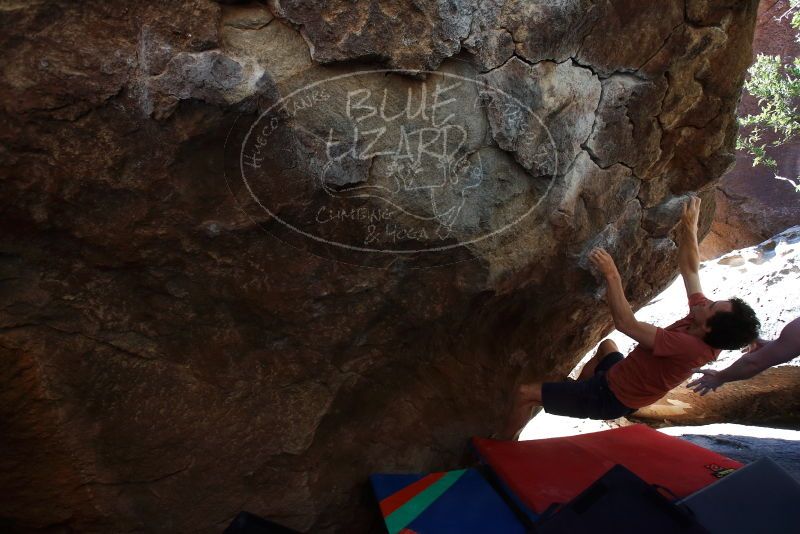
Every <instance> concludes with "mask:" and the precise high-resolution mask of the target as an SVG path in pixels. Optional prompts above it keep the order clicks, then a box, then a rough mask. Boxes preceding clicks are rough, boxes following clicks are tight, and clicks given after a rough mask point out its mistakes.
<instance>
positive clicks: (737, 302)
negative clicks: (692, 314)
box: [703, 298, 761, 350]
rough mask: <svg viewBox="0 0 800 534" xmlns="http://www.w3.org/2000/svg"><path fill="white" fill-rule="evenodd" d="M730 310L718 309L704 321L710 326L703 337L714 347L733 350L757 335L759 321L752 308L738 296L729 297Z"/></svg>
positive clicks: (753, 339) (759, 326) (750, 341)
mask: <svg viewBox="0 0 800 534" xmlns="http://www.w3.org/2000/svg"><path fill="white" fill-rule="evenodd" d="M730 303H731V311H729V312H726V311H718V312H717V313H715V314H714V315H712V316H711V317H710V318H709V319H708V321H707V322H706V326H708V327H709V328H711V330H710V331H709V332H707V333H706V335H705V336H704V337H703V341H705V342H706V343H707V344H708V345H710V346H712V347H714V348H715V349H726V350H735V349H738V348H741V347H744V346H745V345H747V344H749V343H752V342H753V341H755V340H756V338H757V337H758V330H759V328H761V321H759V320H758V317H756V312H754V311H753V308H751V307H750V306H748V305H747V303H746V302H745V301H743V300H742V299H738V298H733V299H730Z"/></svg>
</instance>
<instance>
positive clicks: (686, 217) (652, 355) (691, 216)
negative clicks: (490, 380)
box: [503, 197, 761, 439]
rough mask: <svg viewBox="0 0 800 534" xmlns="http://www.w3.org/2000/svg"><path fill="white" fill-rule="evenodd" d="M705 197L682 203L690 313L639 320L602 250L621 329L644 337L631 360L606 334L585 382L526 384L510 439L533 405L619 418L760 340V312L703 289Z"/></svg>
mask: <svg viewBox="0 0 800 534" xmlns="http://www.w3.org/2000/svg"><path fill="white" fill-rule="evenodd" d="M699 213H700V199H699V198H697V197H692V198H690V199H689V200H688V202H687V203H686V204H685V205H684V207H683V215H682V217H681V224H680V234H681V235H680V240H679V245H678V265H679V268H680V272H681V276H682V277H683V282H684V285H685V286H686V294H687V296H688V297H689V314H688V315H687V316H686V317H684V318H683V319H681V320H680V321H678V322H676V323H673V324H671V325H669V326H668V327H666V328H659V327H656V326H654V325H651V324H648V323H644V322H641V321H638V320H637V319H636V317H635V316H634V315H633V312H632V311H631V307H630V304H628V300H627V299H626V298H625V293H624V291H623V289H622V280H621V277H620V275H619V272H618V271H617V267H616V265H615V264H614V260H613V259H612V258H611V256H610V255H609V254H608V252H606V251H605V250H603V249H601V248H596V249H594V250H592V251H591V252H590V253H589V260H590V261H591V262H592V264H594V266H595V267H597V269H598V270H599V271H600V272H601V273H602V274H603V276H604V277H605V279H606V284H607V286H608V290H607V292H606V300H607V301H608V305H609V307H610V308H611V316H612V317H613V318H614V326H616V328H617V330H619V331H620V332H622V333H623V334H625V335H627V336H630V337H631V338H633V339H635V340H636V341H638V342H639V344H638V345H637V346H636V348H635V349H634V350H633V351H631V353H630V354H629V355H628V357H627V358H625V357H623V356H622V354H620V352H619V351H618V350H617V346H616V344H615V343H614V342H613V341H611V340H609V339H606V340H604V341H603V342H601V343H600V345H599V346H598V348H597V354H595V356H594V357H593V358H592V359H591V360H589V362H587V363H586V365H585V366H584V367H583V369H582V370H581V374H580V376H579V377H578V380H566V381H563V382H545V383H544V384H541V383H536V384H523V385H521V386H519V387H518V388H517V391H516V392H515V394H514V399H513V401H514V402H513V407H512V410H511V413H510V415H509V418H508V421H507V423H506V427H505V429H504V432H503V434H504V435H503V437H505V438H506V439H510V438H511V437H512V436H515V435H516V434H517V433H518V432H519V431H520V430H521V428H522V427H523V426H524V425H525V423H526V422H527V421H528V419H529V418H530V416H531V414H532V412H533V410H535V409H536V408H538V407H539V406H543V407H544V409H545V411H547V413H553V414H556V415H566V416H569V417H581V418H590V419H616V418H618V417H622V416H625V415H629V414H630V413H632V412H634V411H635V410H637V409H638V408H642V407H644V406H647V405H649V404H652V403H653V402H655V401H657V400H658V399H660V398H661V397H663V396H664V395H665V394H666V393H667V392H668V391H669V390H671V389H672V388H674V387H675V386H677V385H679V384H680V383H681V382H683V381H684V380H686V379H687V378H689V377H690V376H691V375H692V370H693V369H694V368H696V367H700V366H702V365H705V364H706V363H708V362H710V361H712V360H714V359H716V357H717V355H718V354H719V352H720V350H721V349H737V348H739V347H742V346H744V345H747V344H748V343H750V342H752V341H753V340H755V339H756V338H757V337H758V329H759V327H760V326H761V325H760V323H759V321H758V319H757V318H756V316H755V313H754V312H753V310H752V309H751V308H750V307H749V306H748V305H747V304H745V303H744V302H743V301H741V300H740V299H731V300H719V301H711V300H709V299H707V298H706V297H705V296H704V295H703V292H702V288H701V287H700V276H699V270H700V260H699V257H700V254H699V251H698V246H697V219H698V216H699Z"/></svg>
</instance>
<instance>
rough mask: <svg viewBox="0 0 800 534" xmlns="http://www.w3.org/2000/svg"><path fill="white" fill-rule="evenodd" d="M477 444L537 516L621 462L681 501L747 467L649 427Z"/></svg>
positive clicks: (479, 441)
mask: <svg viewBox="0 0 800 534" xmlns="http://www.w3.org/2000/svg"><path fill="white" fill-rule="evenodd" d="M472 440H473V445H474V446H475V449H476V450H477V452H478V455H479V456H480V458H481V460H482V461H483V462H484V463H486V464H487V465H489V467H491V469H492V471H494V473H495V474H496V475H497V477H498V478H499V479H500V480H501V481H502V482H503V484H504V485H505V486H506V487H507V488H508V490H509V491H510V492H511V493H512V494H513V495H515V496H516V499H517V500H518V501H519V502H520V503H521V504H523V505H524V506H526V507H527V508H529V510H530V511H531V512H533V514H534V515H536V514H541V513H542V512H543V511H544V510H546V509H547V508H548V507H549V506H550V505H551V504H554V503H566V502H569V501H570V500H572V499H573V498H575V497H576V496H577V495H578V494H580V493H581V492H582V491H583V490H585V489H586V488H587V487H589V485H591V484H592V483H593V482H594V481H595V480H597V479H598V478H600V477H601V476H602V475H603V474H604V473H605V472H606V471H608V470H609V469H611V468H612V467H613V466H614V465H616V464H621V465H623V466H625V467H627V468H628V469H630V470H631V471H633V472H634V473H635V474H636V475H638V476H639V477H641V478H642V479H644V480H645V481H647V482H649V483H650V484H658V485H660V486H664V487H665V488H667V489H669V490H670V491H672V492H673V493H674V494H675V495H676V496H677V497H686V496H688V495H691V494H692V493H694V492H696V491H697V490H699V489H701V488H704V487H705V486H707V485H709V484H711V483H713V482H715V481H716V480H718V475H719V473H721V472H730V470H732V469H737V468H739V467H741V466H742V464H741V463H739V462H737V461H735V460H731V459H730V458H726V457H725V456H722V455H720V454H717V453H715V452H713V451H710V450H708V449H704V448H703V447H700V446H698V445H695V444H693V443H690V442H688V441H685V440H682V439H680V438H676V437H673V436H668V435H666V434H662V433H661V432H658V431H657V430H653V429H652V428H650V427H648V426H645V425H633V426H628V427H622V428H615V429H612V430H606V431H603V432H594V433H591V434H582V435H578V436H567V437H562V438H549V439H536V440H530V441H498V440H493V439H484V438H472ZM726 470H728V471H726Z"/></svg>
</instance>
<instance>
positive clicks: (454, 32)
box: [0, 0, 757, 532]
mask: <svg viewBox="0 0 800 534" xmlns="http://www.w3.org/2000/svg"><path fill="white" fill-rule="evenodd" d="M545 4H546V5H545ZM587 4H588V3H587V2H584V1H582V0H574V1H564V2H557V3H552V2H548V3H545V2H541V3H531V2H521V1H520V2H515V1H508V2H502V1H493V2H480V3H479V2H475V1H472V2H441V1H439V2H433V1H431V2H402V1H400V0H397V1H390V2H377V1H371V2H362V3H357V4H353V3H348V2H313V1H309V2H295V1H283V0H281V1H278V0H275V1H273V2H271V3H270V4H269V6H268V7H267V6H265V5H264V4H261V3H241V2H225V3H224V4H218V3H215V2H211V1H208V0H192V1H189V2H179V3H167V4H164V3H145V2H123V1H112V2H100V1H96V2H94V1H93V2H68V1H55V0H53V1H39V2H11V3H8V5H6V6H4V7H3V8H2V9H1V10H0V25H2V30H3V31H2V32H0V45H2V50H3V64H2V69H3V77H2V79H1V80H0V96H2V98H1V100H0V101H1V102H2V108H1V110H0V113H1V114H2V117H1V119H2V122H3V124H4V128H2V129H1V130H0V140H1V141H2V142H0V147H2V148H0V168H1V169H2V174H3V177H4V179H3V180H2V181H0V191H1V192H2V197H1V198H2V205H1V206H0V209H2V214H3V218H2V221H3V224H2V232H0V247H2V249H1V250H2V253H0V271H2V275H0V281H2V282H1V285H0V288H2V297H3V299H2V300H3V307H2V313H1V314H0V332H2V333H1V334H0V362H2V363H0V384H1V385H2V387H1V388H0V391H2V393H0V395H2V398H0V422H2V432H0V457H1V458H2V460H0V461H2V469H1V470H0V485H1V486H2V487H3V495H4V497H3V499H1V500H0V518H2V526H3V528H9V529H12V530H14V529H16V530H24V531H35V530H37V529H40V530H48V529H51V528H52V529H58V528H62V529H64V530H75V531H81V532H93V531H99V532H111V531H114V532H121V531H153V532H218V531H219V530H221V528H222V527H223V526H224V525H225V524H226V523H227V522H229V521H230V519H231V518H232V517H233V516H234V515H235V514H236V512H238V511H239V510H241V509H247V510H249V511H252V512H255V513H258V514H261V515H264V516H269V517H272V518H274V519H276V520H278V521H280V522H283V523H286V524H287V525H289V526H291V527H294V528H297V529H300V530H313V531H314V532H339V531H341V532H361V531H365V530H368V529H369V528H370V526H371V525H372V526H374V525H377V524H378V523H377V522H376V518H375V517H374V515H371V513H370V510H372V507H373V505H372V503H371V501H370V498H369V493H368V490H367V486H366V484H365V481H366V477H367V475H368V474H369V473H371V472H374V471H425V470H431V469H442V468H450V467H453V466H454V465H457V464H458V463H459V460H460V458H461V456H462V454H463V453H464V448H465V445H466V442H467V438H468V437H469V436H471V435H474V434H483V435H485V434H488V433H490V432H492V431H493V430H495V429H497V427H498V425H499V424H500V422H501V419H502V417H503V415H504V410H505V404H506V403H505V400H506V396H507V393H508V392H509V390H510V389H511V387H512V386H513V384H514V381H515V380H516V379H517V378H518V377H520V376H523V375H524V376H528V377H543V376H545V375H557V374H559V373H564V372H566V370H568V369H569V368H570V367H572V365H574V363H575V358H574V356H573V355H577V354H581V353H582V352H584V351H585V350H586V349H587V348H588V347H589V346H590V345H591V344H592V343H594V342H596V340H597V338H598V336H599V335H600V334H601V333H602V332H604V331H607V330H608V328H609V326H610V322H609V318H608V315H607V314H605V313H598V311H597V310H598V308H602V307H603V306H604V304H603V303H602V302H600V301H599V300H598V298H599V291H598V288H600V287H602V284H601V283H600V280H599V278H598V276H597V274H596V273H592V272H591V271H590V270H589V268H588V265H587V262H586V260H585V253H586V251H587V250H588V249H589V248H590V247H592V246H594V245H604V246H606V247H607V248H608V249H609V250H610V251H611V252H612V253H613V254H614V256H615V258H616V259H617V261H618V264H619V266H620V270H621V272H623V273H625V286H626V290H627V293H628V295H629V296H630V298H631V300H632V302H633V303H634V305H640V304H642V303H644V302H647V301H648V300H649V299H650V298H651V297H652V296H653V295H655V294H657V293H658V291H659V290H660V289H661V288H663V287H664V285H665V284H666V283H667V282H668V281H669V280H670V278H671V277H672V276H673V275H674V273H675V267H674V265H675V263H674V260H675V250H676V248H675V244H674V242H673V240H672V237H671V236H672V234H671V232H672V228H673V226H674V225H675V224H676V222H677V220H678V218H679V213H680V204H681V202H680V199H681V196H682V195H684V194H686V193H688V192H691V191H699V192H700V194H701V195H702V196H703V197H704V198H709V197H710V194H711V192H712V190H713V185H714V182H715V180H717V179H718V178H719V177H720V176H721V175H722V174H723V172H724V171H725V170H726V169H728V167H729V166H730V165H731V164H732V163H733V159H734V155H733V147H734V138H735V135H736V124H735V120H734V113H735V108H736V104H737V101H738V98H739V94H740V90H741V85H742V80H743V77H744V74H745V71H746V68H747V66H748V64H749V62H750V58H751V40H752V34H753V26H754V22H755V18H756V5H757V1H756V0H751V1H736V2H732V1H723V0H713V1H712V0H708V1H700V0H693V1H689V2H686V9H684V2H680V1H677V0H669V1H668V2H657V3H655V2H635V1H632V0H606V1H602V2H593V3H591V4H592V5H591V6H589V5H587ZM423 98H424V100H423ZM704 206H705V208H704V211H703V214H702V226H703V230H704V231H707V229H708V227H709V225H710V220H711V217H712V213H711V212H712V209H713V206H712V204H711V203H708V202H707V203H704ZM518 349H522V350H524V351H525V352H526V353H527V354H529V355H531V356H530V360H527V361H526V360H521V359H520V358H518V357H516V356H511V355H512V354H520V352H517V350H518Z"/></svg>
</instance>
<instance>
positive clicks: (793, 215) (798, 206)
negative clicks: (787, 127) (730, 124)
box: [701, 0, 800, 259]
mask: <svg viewBox="0 0 800 534" xmlns="http://www.w3.org/2000/svg"><path fill="white" fill-rule="evenodd" d="M788 9H789V2H788V0H777V1H776V0H770V1H769V2H761V3H760V5H759V9H758V21H757V23H756V30H755V36H754V38H753V57H754V58H755V56H756V55H757V54H767V55H781V56H782V57H783V59H784V60H791V59H792V58H795V57H797V56H798V55H800V44H799V43H797V41H796V40H795V31H794V30H793V29H792V28H791V26H789V22H788V19H787V18H783V19H782V20H776V19H779V18H780V17H781V15H783V14H784V13H785V12H786V11H787V10H788ZM757 112H758V107H757V102H756V99H755V97H753V96H752V95H750V94H749V93H747V92H744V93H743V94H742V101H741V102H740V104H739V114H741V115H748V114H755V113H757ZM767 139H769V140H772V137H767ZM770 153H771V155H772V156H773V157H774V158H775V161H776V162H777V163H778V173H779V174H780V175H781V176H787V177H789V178H792V179H796V178H797V177H798V176H800V142H798V141H792V142H790V143H787V144H785V145H783V146H782V147H780V148H777V149H770ZM714 196H715V200H716V204H717V213H716V216H715V217H714V224H713V225H712V226H711V232H709V234H708V235H707V236H706V238H705V239H704V240H703V243H702V247H701V254H702V255H703V257H704V258H705V259H708V258H716V257H718V256H720V255H722V254H725V253H726V252H728V251H731V250H734V249H738V248H743V247H748V246H751V245H755V244H757V243H760V242H761V241H763V240H765V239H768V238H769V237H770V236H772V235H775V234H777V233H778V232H780V231H782V230H784V229H786V228H788V227H790V226H793V225H795V224H797V222H798V221H800V194H798V193H795V192H794V188H793V187H792V186H791V185H790V184H789V183H788V182H785V181H780V180H777V179H775V178H774V174H773V172H772V171H771V170H769V169H767V168H764V167H753V166H752V158H751V157H749V156H748V155H747V154H745V153H743V152H737V153H736V166H735V167H734V168H733V169H731V171H730V172H729V173H727V174H726V175H725V176H724V177H723V178H722V180H721V181H720V182H719V184H718V185H717V188H716V192H715V194H714Z"/></svg>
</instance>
